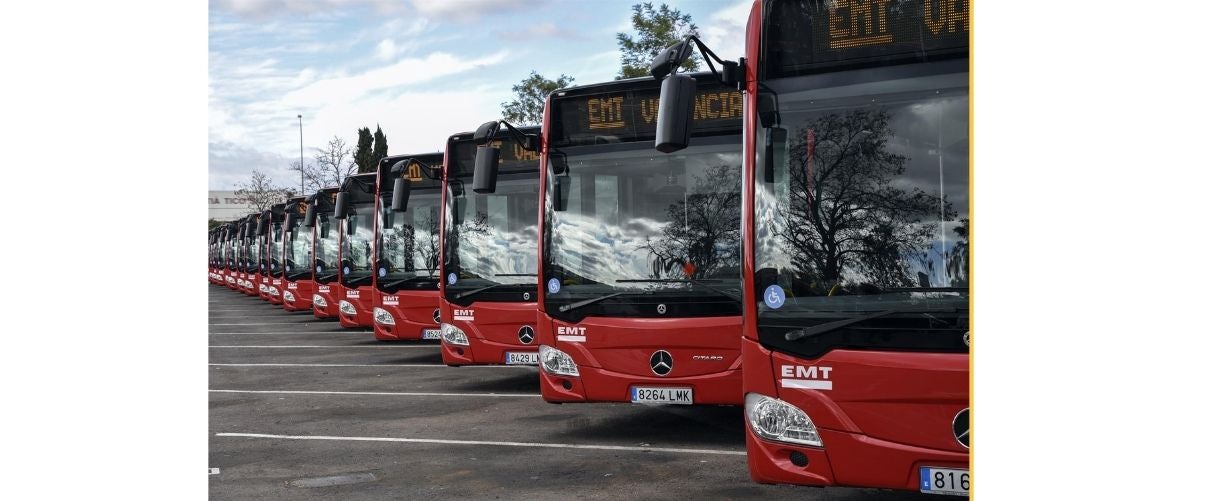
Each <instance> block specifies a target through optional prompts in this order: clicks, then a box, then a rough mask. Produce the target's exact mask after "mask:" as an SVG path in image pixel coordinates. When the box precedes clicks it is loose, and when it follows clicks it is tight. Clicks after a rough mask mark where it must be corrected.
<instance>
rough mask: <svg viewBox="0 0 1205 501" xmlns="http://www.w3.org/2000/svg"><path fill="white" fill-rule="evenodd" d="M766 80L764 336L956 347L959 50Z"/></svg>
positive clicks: (962, 172)
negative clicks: (769, 95) (935, 59)
mask: <svg viewBox="0 0 1205 501" xmlns="http://www.w3.org/2000/svg"><path fill="white" fill-rule="evenodd" d="M872 72H873V74H871V73H872ZM762 84H763V86H764V89H765V90H766V91H768V92H773V93H774V94H775V95H776V96H777V108H776V110H759V111H777V114H776V115H777V117H779V123H778V124H770V125H771V126H770V127H766V128H763V129H760V130H758V131H757V148H758V150H757V151H758V152H759V154H758V155H757V161H758V164H757V170H756V173H755V176H756V181H755V188H754V194H755V198H754V214H755V217H754V219H755V221H754V228H753V235H754V254H755V255H754V261H755V266H754V269H755V270H756V272H755V273H756V274H755V280H756V290H755V291H754V294H755V295H756V299H757V304H758V317H757V318H758V328H759V333H760V338H761V340H762V342H764V343H766V344H770V345H774V346H776V347H779V348H781V349H784V350H786V351H791V352H794V353H797V354H800V355H803V356H805V357H810V356H819V355H820V354H822V353H823V352H825V351H826V350H828V349H832V348H833V347H836V346H842V347H855V348H856V347H862V348H871V347H873V348H891V349H913V350H937V351H965V350H966V346H965V344H964V342H963V339H962V336H963V334H964V333H965V332H966V330H967V328H968V311H967V308H968V299H969V286H970V280H971V277H970V267H969V263H970V252H971V249H970V241H969V238H968V237H969V231H970V224H971V222H970V217H969V213H968V209H969V190H968V179H969V172H970V170H969V163H968V158H969V155H968V153H969V148H968V131H969V126H968V118H969V114H968V99H967V86H968V78H967V73H966V61H965V60H962V61H961V62H959V61H949V62H939V63H922V64H914V65H906V66H898V67H894V68H875V69H871V70H858V71H848V72H843V73H839V74H830V75H822V76H816V77H799V78H788V79H779V80H770V81H766V82H763V83H762ZM764 116H773V115H772V114H770V113H765V114H764ZM768 137H769V138H770V143H771V144H780V145H783V147H782V148H780V149H779V150H778V151H777V152H776V153H773V154H771V155H768V158H772V159H775V160H776V161H775V162H774V164H773V165H767V164H766V163H765V162H766V158H767V155H765V154H762V153H760V152H762V151H764V150H763V149H764V148H765V145H766V143H767V138H768ZM767 170H770V171H769V172H767Z"/></svg>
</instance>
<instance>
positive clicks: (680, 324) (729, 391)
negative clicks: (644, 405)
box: [537, 312, 744, 405]
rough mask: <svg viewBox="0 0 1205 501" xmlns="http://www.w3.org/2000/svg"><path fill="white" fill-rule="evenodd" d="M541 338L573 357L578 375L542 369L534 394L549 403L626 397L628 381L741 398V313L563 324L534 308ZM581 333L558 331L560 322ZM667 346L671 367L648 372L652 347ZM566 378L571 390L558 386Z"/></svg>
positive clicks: (699, 400) (707, 396) (702, 399)
mask: <svg viewBox="0 0 1205 501" xmlns="http://www.w3.org/2000/svg"><path fill="white" fill-rule="evenodd" d="M539 320H540V325H539V327H538V329H537V331H538V334H537V336H538V338H539V340H540V344H546V345H549V346H553V347H555V348H557V349H559V350H561V351H564V352H565V353H568V354H569V356H571V357H573V360H574V362H575V363H576V364H577V367H578V371H579V372H580V373H581V375H580V376H579V377H571V376H560V375H555V374H548V373H546V372H544V371H540V393H541V395H543V397H544V400H547V401H549V402H629V401H631V391H632V390H631V389H632V387H633V386H673V387H679V388H692V389H693V390H694V403H696V404H733V405H737V404H740V403H742V402H743V399H744V397H743V393H741V359H740V350H739V340H740V326H741V319H740V317H701V318H665V319H661V318H612V317H587V318H585V319H583V320H582V321H581V322H578V323H576V324H566V323H563V322H560V321H558V320H555V319H553V318H552V317H549V316H548V315H546V314H543V313H542V312H541V314H540V315H539ZM566 327H571V328H572V330H571V331H569V332H576V333H581V332H582V329H585V336H584V337H585V340H584V341H572V340H570V339H574V337H573V336H574V335H561V334H558V332H565V331H562V330H561V329H562V328H566ZM659 350H665V351H667V352H669V354H670V355H671V356H672V357H673V360H674V363H673V370H672V371H671V372H670V373H669V374H667V375H665V376H658V375H656V374H654V373H653V371H652V367H651V365H650V363H649V361H650V359H651V358H652V356H653V353H655V352H657V351H659ZM565 381H568V382H569V383H570V384H571V385H572V388H571V389H566V388H565V387H564V383H565Z"/></svg>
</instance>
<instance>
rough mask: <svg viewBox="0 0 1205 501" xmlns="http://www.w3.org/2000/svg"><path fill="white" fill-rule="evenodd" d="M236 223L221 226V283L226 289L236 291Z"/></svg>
mask: <svg viewBox="0 0 1205 501" xmlns="http://www.w3.org/2000/svg"><path fill="white" fill-rule="evenodd" d="M238 228H239V226H238V221H231V222H229V223H226V224H224V225H222V270H221V271H220V273H221V275H222V282H223V284H224V285H225V286H226V287H229V288H231V289H234V290H238V266H237V263H238V257H237V255H236V254H237V249H238V245H237V241H238V240H237V239H238Z"/></svg>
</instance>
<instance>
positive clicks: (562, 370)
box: [540, 344, 580, 376]
mask: <svg viewBox="0 0 1205 501" xmlns="http://www.w3.org/2000/svg"><path fill="white" fill-rule="evenodd" d="M540 366H542V367H543V368H544V372H548V373H550V374H556V375H558V376H578V375H580V373H578V372H577V364H576V363H574V362H573V357H571V356H569V354H568V353H565V352H563V351H561V350H558V349H556V348H553V347H551V346H548V345H546V344H542V345H540Z"/></svg>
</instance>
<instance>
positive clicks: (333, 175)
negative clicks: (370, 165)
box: [314, 136, 356, 187]
mask: <svg viewBox="0 0 1205 501" xmlns="http://www.w3.org/2000/svg"><path fill="white" fill-rule="evenodd" d="M314 164H315V166H316V171H315V172H314V177H315V178H316V179H317V180H318V183H319V185H320V186H321V187H330V186H339V185H340V184H342V183H343V179H344V178H346V177H347V176H349V175H351V174H352V173H353V172H355V170H356V163H355V162H353V161H352V154H351V149H349V148H348V147H347V142H346V141H344V140H343V138H341V137H339V136H334V137H333V138H331V140H330V141H327V143H326V147H325V148H318V155H317V156H315V158H314Z"/></svg>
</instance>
